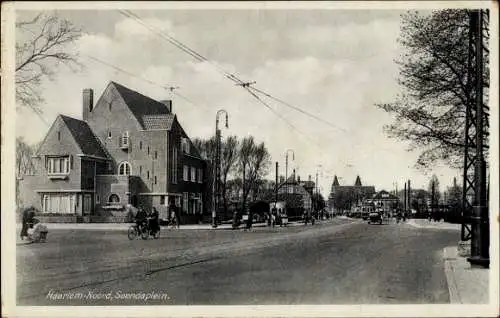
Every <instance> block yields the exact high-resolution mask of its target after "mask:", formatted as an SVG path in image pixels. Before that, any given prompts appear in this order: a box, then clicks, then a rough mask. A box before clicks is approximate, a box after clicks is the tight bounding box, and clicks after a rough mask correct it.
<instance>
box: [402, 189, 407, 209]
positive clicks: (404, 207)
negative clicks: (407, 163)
mask: <svg viewBox="0 0 500 318" xmlns="http://www.w3.org/2000/svg"><path fill="white" fill-rule="evenodd" d="M403 202H404V203H403V213H405V212H406V207H407V206H406V203H407V196H406V182H405V195H404V201H403Z"/></svg>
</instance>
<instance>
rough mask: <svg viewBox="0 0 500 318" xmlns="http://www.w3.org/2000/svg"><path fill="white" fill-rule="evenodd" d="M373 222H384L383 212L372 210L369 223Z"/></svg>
mask: <svg viewBox="0 0 500 318" xmlns="http://www.w3.org/2000/svg"><path fill="white" fill-rule="evenodd" d="M372 223H378V224H382V214H381V213H380V212H371V213H370V214H369V215H368V224H372Z"/></svg>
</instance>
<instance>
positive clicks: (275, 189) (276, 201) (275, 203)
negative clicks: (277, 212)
mask: <svg viewBox="0 0 500 318" xmlns="http://www.w3.org/2000/svg"><path fill="white" fill-rule="evenodd" d="M278 166H279V164H278V161H276V184H275V186H274V207H276V206H277V205H278V176H279V175H278V173H279V171H278Z"/></svg>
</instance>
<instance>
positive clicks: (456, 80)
mask: <svg viewBox="0 0 500 318" xmlns="http://www.w3.org/2000/svg"><path fill="white" fill-rule="evenodd" d="M469 13H470V12H469V11H468V10H442V11H435V12H432V13H431V14H428V15H423V14H419V13H418V12H410V13H407V14H405V15H403V16H402V24H401V36H400V39H399V43H400V44H401V45H402V46H403V47H404V48H405V49H406V51H407V52H406V53H405V54H404V55H402V57H401V58H400V60H399V61H397V63H398V64H399V65H400V76H399V83H400V85H401V86H402V88H403V93H402V94H401V95H400V96H398V97H396V99H395V101H394V102H392V103H386V104H378V105H376V106H377V107H379V108H381V109H383V110H385V111H386V112H388V113H391V114H393V115H395V121H394V123H393V124H390V125H387V126H386V127H385V129H386V132H387V133H388V135H389V136H390V137H394V138H397V139H400V140H405V141H409V142H410V150H419V151H421V153H420V156H419V158H418V160H417V163H416V166H417V167H419V168H427V167H430V166H431V164H432V163H435V162H436V161H438V160H441V161H444V162H446V163H448V164H450V165H451V166H453V167H461V166H462V165H463V162H462V161H463V151H464V147H465V144H464V136H465V132H464V131H465V130H464V129H465V114H466V112H465V110H466V107H467V105H474V104H473V100H472V98H471V94H470V89H469V88H470V85H471V83H470V81H469V79H470V77H469V76H468V75H469V69H468V47H469ZM486 16H487V15H486ZM488 23H489V21H488V19H487V18H486V19H485V40H486V43H485V50H484V52H483V53H484V61H485V63H486V64H485V68H484V70H485V71H484V74H483V78H484V85H485V87H484V88H485V94H486V96H485V102H486V103H487V91H488V87H489V70H488V50H487V48H486V47H487V45H488V44H487V42H488Z"/></svg>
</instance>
